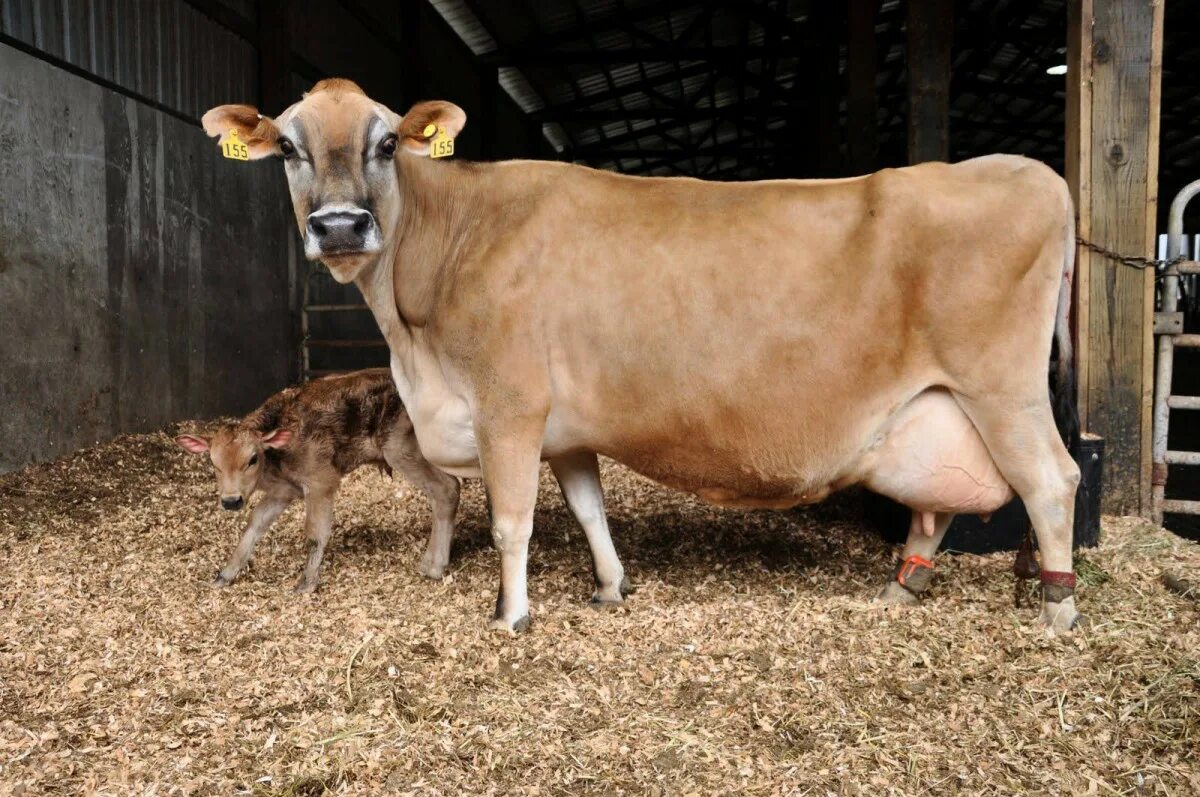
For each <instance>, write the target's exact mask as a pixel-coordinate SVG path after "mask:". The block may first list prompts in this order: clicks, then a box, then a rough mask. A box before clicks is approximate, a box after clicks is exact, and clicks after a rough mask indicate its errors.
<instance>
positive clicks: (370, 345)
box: [300, 266, 387, 381]
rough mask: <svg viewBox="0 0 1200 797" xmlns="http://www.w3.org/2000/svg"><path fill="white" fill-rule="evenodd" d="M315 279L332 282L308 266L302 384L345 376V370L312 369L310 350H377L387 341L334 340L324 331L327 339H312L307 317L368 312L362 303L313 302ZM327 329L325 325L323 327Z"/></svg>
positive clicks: (302, 318)
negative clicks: (329, 377) (315, 314)
mask: <svg viewBox="0 0 1200 797" xmlns="http://www.w3.org/2000/svg"><path fill="white" fill-rule="evenodd" d="M314 279H331V278H330V277H329V276H328V274H327V273H326V272H325V271H323V270H322V269H321V268H319V267H315V266H310V267H309V269H308V273H307V274H306V276H305V280H304V303H303V305H302V306H301V309H300V333H301V344H300V357H301V362H300V369H301V375H302V377H303V378H304V380H305V381H308V380H309V379H315V378H317V377H322V376H330V375H332V374H341V373H346V372H347V371H348V370H354V369H347V368H313V367H312V351H313V349H341V350H343V351H344V350H348V349H379V348H386V347H387V341H385V340H384V339H383V337H382V336H380V337H377V338H361V337H355V338H342V337H335V336H334V335H331V334H329V331H328V329H326V336H324V337H320V338H314V337H313V336H312V330H311V326H312V325H311V319H310V315H311V314H314V313H353V312H370V308H369V307H367V305H365V304H363V303H361V302H360V303H357V304H321V303H313V302H312V301H311V296H312V281H313V280H314ZM326 326H327V325H326Z"/></svg>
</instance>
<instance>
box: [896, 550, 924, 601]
mask: <svg viewBox="0 0 1200 797" xmlns="http://www.w3.org/2000/svg"><path fill="white" fill-rule="evenodd" d="M932 579H933V562H931V561H929V560H928V559H926V558H925V557H923V556H910V557H908V558H907V559H905V560H904V561H903V562H901V563H900V565H899V566H898V567H897V568H896V581H897V582H899V583H900V586H902V587H904V588H905V589H907V590H908V591H909V592H912V593H913V594H920V593H922V592H924V591H925V590H927V589H929V582H930V581H931V580H932Z"/></svg>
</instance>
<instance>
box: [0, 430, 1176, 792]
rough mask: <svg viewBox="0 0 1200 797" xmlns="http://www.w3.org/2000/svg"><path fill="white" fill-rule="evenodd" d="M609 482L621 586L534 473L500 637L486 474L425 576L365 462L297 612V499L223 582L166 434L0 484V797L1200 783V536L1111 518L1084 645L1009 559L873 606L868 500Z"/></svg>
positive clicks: (419, 516) (212, 499)
mask: <svg viewBox="0 0 1200 797" xmlns="http://www.w3.org/2000/svg"><path fill="white" fill-rule="evenodd" d="M176 431H178V430H175V429H172V430H170V432H171V433H172V434H173V433H175V432H176ZM603 478H604V483H605V489H606V493H607V498H608V508H609V512H610V516H611V518H612V527H613V535H614V539H615V541H616V545H617V549H618V551H619V552H620V554H621V557H622V559H623V561H624V563H625V565H626V568H627V571H628V573H629V575H630V577H631V579H632V581H633V582H634V584H635V586H636V587H637V591H636V592H635V593H634V594H633V595H632V596H631V597H630V598H629V599H628V601H627V602H626V604H625V605H624V606H622V607H620V608H618V609H615V610H609V611H596V610H594V609H592V608H591V607H590V606H588V604H587V599H588V597H589V596H590V594H591V589H592V585H591V572H590V564H589V558H588V552H587V545H586V541H585V540H584V537H583V535H582V534H580V533H578V531H577V528H576V526H575V523H574V521H573V520H572V518H571V516H570V514H569V513H568V512H567V510H566V508H565V507H564V506H563V504H562V500H561V498H560V497H559V495H558V491H557V490H556V489H554V488H553V486H552V482H551V479H550V477H549V475H548V472H547V473H546V474H544V479H543V484H542V491H541V496H540V501H539V504H538V509H537V515H536V520H535V523H536V526H535V533H534V542H533V547H532V551H531V556H530V586H531V598H532V601H533V605H534V610H535V612H536V616H535V620H534V625H533V628H532V630H531V631H530V632H529V633H527V634H525V635H522V636H518V637H510V636H507V635H496V634H491V633H489V632H487V631H486V629H485V626H486V620H487V618H488V616H489V614H490V612H491V604H492V602H493V601H494V596H495V589H496V586H497V579H498V572H499V563H498V558H497V556H496V554H495V552H494V551H493V550H492V547H491V541H490V533H489V531H488V528H487V513H486V510H485V508H484V505H483V495H482V490H481V489H480V488H479V486H478V485H477V484H471V485H469V486H468V488H467V489H466V491H465V495H464V505H463V509H462V511H461V514H460V523H459V530H458V533H457V536H456V539H455V544H454V549H453V560H452V563H451V567H450V576H449V577H448V578H447V579H445V580H444V581H442V582H431V581H428V580H426V579H424V578H422V577H421V576H420V575H418V573H417V570H416V563H417V559H418V556H419V555H420V552H421V550H422V546H423V545H424V541H425V538H426V535H427V533H428V528H429V508H428V506H427V505H426V503H425V501H424V500H423V499H421V498H420V497H419V496H415V497H414V496H412V495H410V494H408V492H407V490H406V489H405V488H404V487H403V485H401V484H399V483H398V482H395V481H391V480H389V479H387V478H386V477H384V476H382V475H381V474H379V473H376V472H374V471H373V470H370V469H363V470H361V471H359V472H358V473H356V474H354V475H353V476H352V477H351V478H350V479H348V480H347V483H346V486H345V489H343V491H342V493H341V494H340V496H339V502H338V506H337V512H336V520H335V524H336V525H335V529H336V530H335V533H334V537H333V540H332V541H331V544H330V550H329V553H328V555H327V562H326V565H325V569H324V572H323V582H322V586H321V589H320V591H319V592H317V593H316V594H315V595H312V596H306V597H303V598H297V597H296V596H293V595H292V594H291V591H290V590H291V583H292V581H293V578H294V576H295V573H296V570H297V569H298V568H299V566H300V564H301V562H302V560H303V558H304V557H303V549H304V540H303V530H302V523H303V517H302V515H303V513H302V511H300V510H299V509H298V508H294V509H293V510H291V511H289V512H288V513H287V514H286V515H285V516H284V517H283V518H282V519H281V520H280V521H279V523H277V525H276V527H275V528H274V529H273V530H272V532H271V533H270V534H269V536H268V537H267V538H266V539H265V540H264V541H263V542H262V544H260V546H259V548H258V552H257V557H256V560H255V562H254V564H253V566H252V567H251V568H250V570H249V571H248V572H247V573H246V574H245V575H244V576H243V577H242V578H241V579H240V580H239V581H238V582H237V583H235V584H234V585H233V586H231V587H229V588H227V589H224V590H215V589H213V588H211V587H210V586H209V585H208V582H209V581H210V580H211V577H212V575H213V573H214V572H215V571H216V569H217V568H218V567H219V566H220V564H221V563H222V561H223V560H224V559H225V557H226V556H227V555H228V553H229V550H230V547H231V546H232V545H233V543H234V541H235V539H236V537H237V535H238V533H239V531H240V529H241V526H242V524H243V523H244V520H245V517H244V513H230V512H223V511H221V510H220V509H219V508H218V506H217V500H216V493H215V488H214V482H213V479H212V476H211V473H210V472H209V468H208V467H207V465H206V463H205V462H204V461H203V459H202V458H197V457H190V456H188V455H186V454H184V453H183V452H180V451H177V450H176V449H175V448H174V444H173V443H172V442H171V438H170V435H168V434H166V433H161V434H150V435H137V436H129V437H124V438H121V439H119V440H117V441H115V442H114V443H112V444H109V445H104V446H100V447H97V448H94V449H90V450H87V451H81V452H78V453H77V454H75V455H74V456H72V457H70V458H68V459H64V460H62V461H59V462H55V463H52V464H49V465H39V466H35V467H31V468H27V469H26V470H24V471H21V472H18V473H13V474H8V475H5V476H0V573H2V574H3V579H0V796H2V797H8V795H18V794H21V795H32V794H72V795H73V794H96V795H124V794H161V795H170V794H179V795H183V794H189V795H190V794H196V795H228V794H249V795H260V796H264V795H280V796H281V797H282V795H306V796H311V795H322V794H329V795H343V794H345V795H350V794H363V795H368V794H369V795H374V794H380V793H389V794H402V795H403V794H413V795H416V794H420V795H430V794H432V795H457V794H485V795H486V794H494V795H502V794H505V795H506V794H542V795H558V794H606V795H607V794H627V795H646V794H659V795H667V794H705V795H707V794H730V793H737V794H748V795H782V794H819V795H826V794H835V795H843V794H846V795H855V794H861V795H910V794H920V793H926V792H927V793H935V794H947V793H961V794H971V795H993V794H994V795H1001V794H1005V795H1007V794H1014V793H1061V794H1076V793H1078V794H1083V793H1097V794H1109V793H1133V794H1194V793H1200V770H1198V765H1197V755H1196V751H1197V749H1198V748H1200V605H1198V604H1197V603H1196V602H1195V601H1194V600H1189V599H1186V598H1183V597H1182V596H1181V595H1180V594H1176V593H1175V592H1172V591H1169V590H1168V589H1167V588H1164V587H1163V586H1162V584H1161V583H1160V577H1161V575H1162V573H1164V572H1170V573H1171V574H1172V575H1173V577H1174V578H1175V579H1178V580H1180V581H1182V582H1188V583H1190V584H1195V583H1200V546H1197V545H1195V544H1193V543H1190V542H1187V541H1185V540H1183V539H1180V538H1177V537H1174V536H1172V535H1171V534H1169V533H1166V532H1164V531H1162V530H1161V529H1156V528H1153V527H1150V526H1149V525H1147V524H1145V523H1143V522H1141V521H1138V520H1133V519H1122V518H1106V519H1105V528H1104V544H1103V545H1102V546H1101V547H1100V548H1099V549H1096V550H1094V551H1088V552H1086V554H1084V557H1085V560H1086V566H1084V570H1085V571H1086V573H1087V578H1086V581H1084V580H1083V579H1081V582H1083V583H1081V587H1080V591H1079V602H1080V606H1081V608H1082V610H1083V611H1084V612H1086V613H1087V614H1089V615H1091V617H1092V619H1093V625H1092V627H1091V628H1090V629H1089V630H1088V631H1086V632H1085V633H1081V634H1077V635H1075V636H1074V637H1070V638H1065V639H1056V640H1047V639H1045V638H1044V637H1043V636H1042V635H1041V634H1040V633H1039V631H1038V629H1037V628H1036V627H1035V626H1034V620H1035V618H1036V611H1037V610H1036V608H1033V607H1026V608H1024V609H1020V610H1017V609H1014V608H1013V607H1012V601H1011V591H1012V580H1011V575H1010V574H1009V568H1010V567H1011V563H1012V560H1011V554H997V555H993V556H970V555H963V556H957V557H940V558H939V559H938V562H937V565H938V568H937V570H938V573H937V575H936V576H935V580H934V586H933V589H932V590H931V594H930V597H929V598H928V599H926V600H925V601H924V602H923V603H922V605H920V606H918V607H916V608H913V609H910V610H902V611H901V610H886V611H885V610H879V609H875V608H873V607H871V606H870V605H869V604H868V603H867V600H866V599H867V598H868V597H869V596H870V595H872V594H873V593H874V591H875V590H876V589H877V588H878V586H880V584H881V583H882V582H883V580H884V579H885V578H886V577H887V575H888V574H889V573H891V571H892V566H893V563H894V551H893V549H892V548H891V547H889V546H887V545H885V544H884V543H882V542H881V541H880V540H878V538H876V537H875V536H874V535H872V534H871V533H870V532H868V531H866V530H865V529H864V527H863V525H862V524H861V523H859V522H858V521H857V519H856V517H855V515H854V512H853V507H854V501H853V500H842V501H838V502H835V503H832V504H826V505H823V506H819V507H816V508H813V509H811V510H806V511H794V512H750V513H742V512H733V511H724V510H719V509H716V508H713V507H709V506H705V505H702V504H699V503H697V502H695V501H693V500H692V499H690V498H688V497H686V496H683V495H680V494H678V493H674V492H671V491H669V490H666V489H662V488H659V487H657V486H655V485H653V484H651V483H649V482H647V481H645V480H643V479H641V478H639V477H637V476H634V475H632V474H630V473H629V472H628V471H627V470H625V469H623V468H620V467H618V466H616V465H612V464H606V465H605V466H604V471H603ZM398 493H399V495H398Z"/></svg>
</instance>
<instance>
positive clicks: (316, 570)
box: [295, 485, 337, 594]
mask: <svg viewBox="0 0 1200 797" xmlns="http://www.w3.org/2000/svg"><path fill="white" fill-rule="evenodd" d="M336 494H337V486H336V485H332V486H326V485H322V486H319V487H310V488H308V490H307V491H306V492H305V493H304V512H305V515H304V530H305V533H306V535H307V536H308V561H307V562H305V564H304V572H303V573H301V574H300V579H299V580H298V581H297V582H296V588H295V592H296V593H299V594H303V593H307V592H312V591H313V590H315V589H316V588H317V583H318V582H319V580H320V572H321V559H322V558H323V557H324V556H325V544H326V543H328V542H329V534H330V532H331V531H333V498H334V496H335V495H336Z"/></svg>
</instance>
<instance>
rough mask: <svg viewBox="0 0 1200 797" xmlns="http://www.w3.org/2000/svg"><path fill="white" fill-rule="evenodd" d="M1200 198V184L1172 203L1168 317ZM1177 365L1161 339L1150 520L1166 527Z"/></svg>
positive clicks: (1170, 341) (1165, 298) (1167, 341)
mask: <svg viewBox="0 0 1200 797" xmlns="http://www.w3.org/2000/svg"><path fill="white" fill-rule="evenodd" d="M1196 194H1200V180H1194V181H1192V182H1190V183H1188V184H1187V185H1185V186H1184V187H1183V189H1182V190H1180V192H1179V193H1178V194H1176V195H1175V199H1173V200H1172V201H1171V212H1170V216H1169V217H1168V220H1167V262H1168V263H1169V265H1168V266H1167V269H1166V272H1165V274H1164V275H1163V289H1162V307H1160V308H1159V310H1160V311H1161V312H1164V313H1174V312H1176V310H1177V309H1178V307H1179V265H1178V264H1177V263H1173V262H1171V261H1173V260H1175V259H1176V258H1177V257H1179V256H1180V255H1181V254H1183V247H1184V244H1185V242H1186V239H1185V238H1184V237H1183V213H1184V211H1185V210H1187V206H1188V203H1189V202H1191V201H1192V197H1194V196H1196ZM1174 363H1175V338H1174V337H1173V336H1171V335H1160V336H1159V338H1158V373H1157V374H1156V376H1155V380H1154V429H1153V434H1152V437H1151V440H1152V443H1151V460H1152V465H1151V471H1150V482H1151V487H1150V516H1151V518H1152V519H1153V521H1154V522H1155V523H1157V524H1158V525H1160V526H1161V525H1162V520H1163V517H1162V516H1163V505H1164V502H1165V499H1166V489H1167V432H1168V430H1169V428H1170V421H1171V407H1170V404H1169V403H1168V399H1169V398H1170V396H1171V377H1172V372H1173V370H1174V367H1173V366H1174Z"/></svg>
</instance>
